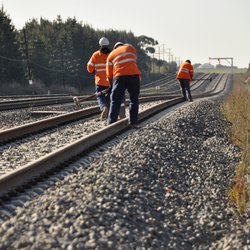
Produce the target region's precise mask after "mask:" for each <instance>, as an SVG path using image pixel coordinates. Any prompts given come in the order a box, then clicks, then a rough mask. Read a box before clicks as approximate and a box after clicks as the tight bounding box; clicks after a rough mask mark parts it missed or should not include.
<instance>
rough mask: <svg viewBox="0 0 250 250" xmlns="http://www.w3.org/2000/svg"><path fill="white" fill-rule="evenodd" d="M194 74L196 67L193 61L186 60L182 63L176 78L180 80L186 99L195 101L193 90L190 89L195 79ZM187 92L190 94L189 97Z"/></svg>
mask: <svg viewBox="0 0 250 250" xmlns="http://www.w3.org/2000/svg"><path fill="white" fill-rule="evenodd" d="M193 75H194V69H193V66H192V64H191V61H190V60H186V61H185V62H183V63H182V64H181V65H180V67H179V70H178V73H177V76H176V78H177V79H178V80H179V82H180V86H181V90H182V94H183V97H184V98H185V100H188V99H189V101H190V102H192V101H193V98H192V95H191V91H190V82H191V81H192V79H193ZM187 94H188V98H187Z"/></svg>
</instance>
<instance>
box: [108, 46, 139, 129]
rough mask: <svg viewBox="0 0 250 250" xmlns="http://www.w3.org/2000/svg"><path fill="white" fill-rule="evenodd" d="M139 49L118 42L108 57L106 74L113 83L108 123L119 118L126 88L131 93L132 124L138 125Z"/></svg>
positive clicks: (130, 112) (130, 113)
mask: <svg viewBox="0 0 250 250" xmlns="http://www.w3.org/2000/svg"><path fill="white" fill-rule="evenodd" d="M136 60H137V51H136V49H135V47H134V46H132V45H131V44H124V43H122V42H117V43H116V44H115V45H114V48H113V51H112V52H111V53H110V54H109V56H108V58H107V67H106V74H107V77H108V80H109V82H110V84H111V85H112V92H111V103H110V110H109V115H108V124H111V123H114V122H116V121H117V119H118V115H119V110H120V106H121V103H122V101H123V100H124V97H125V90H126V89H127V90H128V93H129V118H130V124H131V125H132V126H133V127H136V124H137V120H138V111H139V93H140V74H141V72H140V70H139V68H138V67H137V64H136Z"/></svg>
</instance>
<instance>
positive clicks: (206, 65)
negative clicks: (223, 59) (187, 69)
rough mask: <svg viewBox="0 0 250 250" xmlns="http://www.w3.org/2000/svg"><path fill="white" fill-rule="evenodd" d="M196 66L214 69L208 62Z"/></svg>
mask: <svg viewBox="0 0 250 250" xmlns="http://www.w3.org/2000/svg"><path fill="white" fill-rule="evenodd" d="M198 68H199V69H214V65H212V64H210V63H203V64H201V65H200V66H199V67H198Z"/></svg>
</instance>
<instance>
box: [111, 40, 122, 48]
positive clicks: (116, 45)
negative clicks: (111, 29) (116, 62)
mask: <svg viewBox="0 0 250 250" xmlns="http://www.w3.org/2000/svg"><path fill="white" fill-rule="evenodd" d="M120 45H123V43H122V42H117V43H116V44H115V45H114V47H113V49H116V48H117V47H118V46H120Z"/></svg>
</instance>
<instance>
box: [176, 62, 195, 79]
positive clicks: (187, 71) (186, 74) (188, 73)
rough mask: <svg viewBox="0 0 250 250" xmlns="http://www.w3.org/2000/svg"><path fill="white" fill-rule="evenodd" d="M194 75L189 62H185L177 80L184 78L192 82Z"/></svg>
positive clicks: (181, 66)
mask: <svg viewBox="0 0 250 250" xmlns="http://www.w3.org/2000/svg"><path fill="white" fill-rule="evenodd" d="M193 74H194V68H193V66H192V65H191V64H190V63H188V62H184V63H182V64H181V65H180V68H179V71H178V73H177V76H176V78H177V79H179V78H184V79H189V80H192V79H193Z"/></svg>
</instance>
